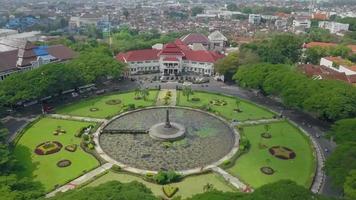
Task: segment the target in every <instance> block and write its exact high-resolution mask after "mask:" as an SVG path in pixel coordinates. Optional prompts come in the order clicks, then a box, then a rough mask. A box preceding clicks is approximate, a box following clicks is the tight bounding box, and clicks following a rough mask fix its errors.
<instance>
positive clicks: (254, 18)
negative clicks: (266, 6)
mask: <svg viewBox="0 0 356 200" xmlns="http://www.w3.org/2000/svg"><path fill="white" fill-rule="evenodd" d="M261 19H262V16H261V15H260V14H249V15H248V23H249V24H252V25H259V24H260V23H261Z"/></svg>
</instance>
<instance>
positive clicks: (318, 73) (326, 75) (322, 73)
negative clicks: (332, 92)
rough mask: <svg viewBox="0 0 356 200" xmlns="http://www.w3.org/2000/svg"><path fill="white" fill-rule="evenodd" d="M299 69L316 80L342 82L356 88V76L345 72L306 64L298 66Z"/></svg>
mask: <svg viewBox="0 0 356 200" xmlns="http://www.w3.org/2000/svg"><path fill="white" fill-rule="evenodd" d="M298 69H299V70H300V71H301V72H302V73H304V74H305V75H307V76H308V77H310V78H312V79H314V80H321V79H331V80H340V81H344V82H346V83H349V84H352V85H354V86H356V75H346V74H345V73H344V72H338V71H335V70H334V69H330V68H329V67H325V66H320V65H311V64H305V65H300V66H298Z"/></svg>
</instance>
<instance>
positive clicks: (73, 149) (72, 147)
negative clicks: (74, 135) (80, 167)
mask: <svg viewBox="0 0 356 200" xmlns="http://www.w3.org/2000/svg"><path fill="white" fill-rule="evenodd" d="M64 149H65V150H67V151H69V152H75V151H76V150H77V145H76V144H70V145H68V146H66V147H65V148H64Z"/></svg>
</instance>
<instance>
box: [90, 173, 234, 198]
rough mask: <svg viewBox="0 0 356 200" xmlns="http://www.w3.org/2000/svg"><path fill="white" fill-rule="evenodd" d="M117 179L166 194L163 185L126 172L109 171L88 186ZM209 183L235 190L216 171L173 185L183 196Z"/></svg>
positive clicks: (219, 187)
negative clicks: (135, 182) (140, 184)
mask: <svg viewBox="0 0 356 200" xmlns="http://www.w3.org/2000/svg"><path fill="white" fill-rule="evenodd" d="M113 180H117V181H120V182H123V183H127V182H132V181H138V182H140V183H143V184H145V185H146V186H147V187H148V188H149V189H151V190H152V192H153V193H154V194H155V195H156V196H164V194H163V192H162V186H161V185H157V184H153V183H150V182H147V181H144V180H143V179H142V178H140V177H137V176H134V175H130V174H126V173H114V172H109V173H108V174H105V175H104V176H102V177H100V178H98V179H97V180H95V181H93V182H91V183H90V184H88V185H87V186H86V187H92V186H97V185H100V184H102V183H105V182H108V181H113ZM207 183H210V184H213V185H214V188H215V189H217V190H220V191H225V192H227V191H230V192H231V191H234V189H233V187H232V186H230V185H228V184H227V183H226V182H225V181H224V180H223V178H222V177H220V176H218V175H216V174H214V173H209V174H203V175H197V176H191V177H187V178H185V179H183V181H181V182H179V183H173V184H171V185H174V186H177V187H178V188H179V191H178V192H177V193H176V194H175V195H174V196H175V197H176V196H182V197H183V198H187V197H191V196H192V195H194V194H199V193H203V192H204V191H203V187H204V185H206V184H207Z"/></svg>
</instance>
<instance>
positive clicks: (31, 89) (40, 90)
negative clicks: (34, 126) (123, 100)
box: [0, 49, 124, 105]
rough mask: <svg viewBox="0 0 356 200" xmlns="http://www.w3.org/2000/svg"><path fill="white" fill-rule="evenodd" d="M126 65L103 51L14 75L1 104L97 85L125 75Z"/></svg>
mask: <svg viewBox="0 0 356 200" xmlns="http://www.w3.org/2000/svg"><path fill="white" fill-rule="evenodd" d="M123 67H124V64H123V63H120V62H118V61H116V60H115V59H113V58H112V57H111V56H110V54H109V53H108V52H105V50H103V49H90V51H86V52H82V53H81V54H80V56H79V57H78V58H75V59H74V60H72V61H70V62H67V63H51V64H48V65H43V66H41V67H39V68H37V69H34V70H31V71H28V72H24V73H17V74H14V75H12V76H10V77H8V78H7V79H5V80H4V81H2V82H1V83H0V102H1V103H2V104H3V105H14V104H16V103H17V102H20V101H26V100H34V99H39V98H43V97H47V96H51V95H54V94H58V93H60V92H62V91H65V90H68V89H74V88H77V87H79V86H82V85H85V84H89V83H94V82H96V81H98V80H99V79H100V78H102V77H106V76H112V77H114V78H117V77H119V76H120V75H121V72H122V69H123Z"/></svg>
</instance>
